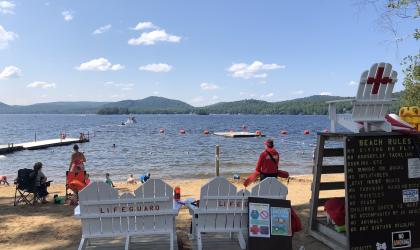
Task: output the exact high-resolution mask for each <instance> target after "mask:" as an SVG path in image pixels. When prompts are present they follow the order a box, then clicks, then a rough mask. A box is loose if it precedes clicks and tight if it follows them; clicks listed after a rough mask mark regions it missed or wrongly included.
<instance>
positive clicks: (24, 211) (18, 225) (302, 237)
mask: <svg viewBox="0 0 420 250" xmlns="http://www.w3.org/2000/svg"><path fill="white" fill-rule="evenodd" d="M329 178H331V179H334V180H337V179H340V176H330V177H329ZM341 178H342V177H341ZM207 181H208V179H193V180H170V181H167V182H168V183H169V184H170V185H172V186H180V187H181V192H182V199H186V198H190V197H193V198H196V199H198V198H199V194H200V188H201V186H202V185H203V184H205V183H206V182H207ZM283 181H284V180H283ZM232 182H233V181H232ZM233 183H235V182H233ZM284 183H285V184H286V185H287V186H288V188H289V195H288V199H289V200H291V202H292V206H293V207H294V208H295V209H296V211H297V213H298V215H299V217H300V218H301V220H302V223H303V225H304V230H303V231H301V232H299V233H297V234H295V236H294V237H293V249H299V247H300V246H304V247H305V249H321V250H322V249H329V248H328V247H326V246H325V245H323V244H322V243H320V242H319V241H317V240H315V239H314V238H312V237H310V236H309V235H308V234H307V232H306V231H307V227H308V217H309V200H310V196H311V183H312V176H296V177H292V178H291V179H290V182H289V183H286V181H284ZM115 184H116V188H117V189H118V190H119V191H120V192H121V193H123V192H132V191H133V190H135V189H136V188H137V187H138V185H130V184H126V183H115ZM236 185H237V186H238V187H241V186H242V184H241V183H236ZM49 192H50V196H49V201H51V200H52V197H53V196H54V194H58V195H64V194H65V187H64V184H60V183H55V184H52V185H51V187H50V188H49ZM14 194H15V187H14V185H13V184H11V185H10V186H4V185H1V186H0V215H1V227H0V249H32V250H46V249H77V246H78V244H79V241H80V236H81V227H80V220H78V219H75V218H74V217H73V209H74V206H68V205H56V204H53V203H52V202H50V203H48V204H38V205H35V206H31V205H19V206H17V207H14V206H13V198H14ZM323 195H337V196H338V195H342V194H341V193H340V192H335V193H331V192H330V193H328V194H323ZM190 223H191V216H190V215H189V214H188V210H187V209H186V208H183V209H181V211H180V213H179V215H178V217H177V236H178V246H179V249H192V246H191V244H192V243H191V241H190V240H189V238H188V234H187V233H188V232H189V227H190Z"/></svg>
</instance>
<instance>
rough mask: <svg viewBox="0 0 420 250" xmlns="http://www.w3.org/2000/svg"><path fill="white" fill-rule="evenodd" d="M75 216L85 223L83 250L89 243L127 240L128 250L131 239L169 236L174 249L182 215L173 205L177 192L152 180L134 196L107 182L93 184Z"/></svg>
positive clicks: (87, 190)
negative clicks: (116, 238)
mask: <svg viewBox="0 0 420 250" xmlns="http://www.w3.org/2000/svg"><path fill="white" fill-rule="evenodd" d="M79 204H80V205H79V206H78V207H77V208H76V209H75V216H76V217H77V218H80V219H81V221H82V239H81V241H80V245H79V250H81V249H84V248H85V247H86V245H87V243H88V240H89V239H92V238H102V237H121V236H123V237H125V238H126V241H125V249H126V250H127V249H128V247H129V244H130V237H131V236H142V235H161V234H163V235H165V234H168V235H169V237H170V249H171V250H173V249H174V242H176V233H175V216H176V215H177V214H178V212H179V208H176V207H175V205H174V201H173V189H172V187H170V186H169V185H168V184H166V183H165V182H163V181H162V180H159V179H150V180H148V181H147V182H146V183H145V184H144V185H142V186H140V187H139V188H137V189H136V190H135V191H134V195H133V194H131V193H124V194H122V195H121V196H118V191H117V190H116V189H114V188H113V187H111V186H110V185H108V184H106V183H104V182H93V183H91V184H89V185H88V186H87V187H86V188H84V189H83V190H82V191H81V192H80V193H79Z"/></svg>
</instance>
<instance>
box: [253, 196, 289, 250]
mask: <svg viewBox="0 0 420 250" xmlns="http://www.w3.org/2000/svg"><path fill="white" fill-rule="evenodd" d="M248 215H249V226H248V249H250V250H253V249H264V250H270V249H273V250H274V249H276V250H277V249H280V248H279V246H281V249H284V250H288V249H290V250H291V249H292V225H291V220H292V211H291V206H290V201H289V200H281V199H266V198H258V197H248Z"/></svg>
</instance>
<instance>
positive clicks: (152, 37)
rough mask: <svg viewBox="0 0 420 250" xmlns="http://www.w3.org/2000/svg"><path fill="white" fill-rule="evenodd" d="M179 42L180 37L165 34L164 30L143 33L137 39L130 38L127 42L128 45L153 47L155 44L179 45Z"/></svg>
mask: <svg viewBox="0 0 420 250" xmlns="http://www.w3.org/2000/svg"><path fill="white" fill-rule="evenodd" d="M180 41H181V37H180V36H175V35H171V34H168V33H166V31H165V30H154V31H151V32H143V33H141V35H140V37H138V38H131V39H130V40H128V44H130V45H153V44H155V43H156V42H171V43H179V42H180Z"/></svg>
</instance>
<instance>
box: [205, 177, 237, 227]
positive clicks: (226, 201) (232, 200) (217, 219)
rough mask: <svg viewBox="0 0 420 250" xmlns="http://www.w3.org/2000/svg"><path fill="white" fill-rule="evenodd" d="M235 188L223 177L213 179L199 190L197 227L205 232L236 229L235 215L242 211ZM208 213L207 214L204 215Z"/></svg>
mask: <svg viewBox="0 0 420 250" xmlns="http://www.w3.org/2000/svg"><path fill="white" fill-rule="evenodd" d="M242 200H243V199H238V194H237V189H236V186H235V185H233V184H232V183H230V182H229V181H228V180H227V179H226V178H224V177H215V178H213V179H212V180H210V181H209V182H208V183H207V184H205V185H204V186H203V187H202V188H201V194H200V206H199V210H200V216H199V218H198V219H199V223H198V224H199V225H200V226H202V227H203V228H205V229H207V230H216V229H223V228H224V229H226V228H236V227H237V226H240V224H238V223H235V216H236V214H240V213H241V212H240V211H241V210H242V208H243V207H242V202H243V201H242ZM206 212H208V214H206Z"/></svg>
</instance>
